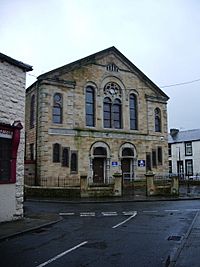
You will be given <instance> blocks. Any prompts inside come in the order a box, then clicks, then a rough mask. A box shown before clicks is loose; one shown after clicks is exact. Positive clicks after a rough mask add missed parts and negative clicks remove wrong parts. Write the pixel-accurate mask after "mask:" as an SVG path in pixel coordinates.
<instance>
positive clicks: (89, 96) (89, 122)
mask: <svg viewBox="0 0 200 267" xmlns="http://www.w3.org/2000/svg"><path fill="white" fill-rule="evenodd" d="M85 109H86V112H85V113H86V126H95V110H94V89H93V88H92V87H91V86H88V87H87V88H86V96H85Z"/></svg>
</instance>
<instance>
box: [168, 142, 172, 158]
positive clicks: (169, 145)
mask: <svg viewBox="0 0 200 267" xmlns="http://www.w3.org/2000/svg"><path fill="white" fill-rule="evenodd" d="M168 154H169V157H171V156H172V144H168Z"/></svg>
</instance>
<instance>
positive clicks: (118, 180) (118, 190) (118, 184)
mask: <svg viewBox="0 0 200 267" xmlns="http://www.w3.org/2000/svg"><path fill="white" fill-rule="evenodd" d="M113 177H114V196H121V195H122V174H114V175H113Z"/></svg>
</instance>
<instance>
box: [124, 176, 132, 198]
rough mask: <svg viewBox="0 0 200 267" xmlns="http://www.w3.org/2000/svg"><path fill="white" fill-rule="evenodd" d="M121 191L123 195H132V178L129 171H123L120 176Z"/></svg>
mask: <svg viewBox="0 0 200 267" xmlns="http://www.w3.org/2000/svg"><path fill="white" fill-rule="evenodd" d="M122 192H123V196H133V195H134V179H133V177H132V175H131V173H128V172H125V173H123V176H122Z"/></svg>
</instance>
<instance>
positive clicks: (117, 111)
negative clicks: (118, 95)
mask: <svg viewBox="0 0 200 267" xmlns="http://www.w3.org/2000/svg"><path fill="white" fill-rule="evenodd" d="M121 110H122V108H121V101H120V100H119V99H115V100H114V103H113V106H112V115H113V127H114V128H115V129H121V128H122V125H121V124H122V120H121Z"/></svg>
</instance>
